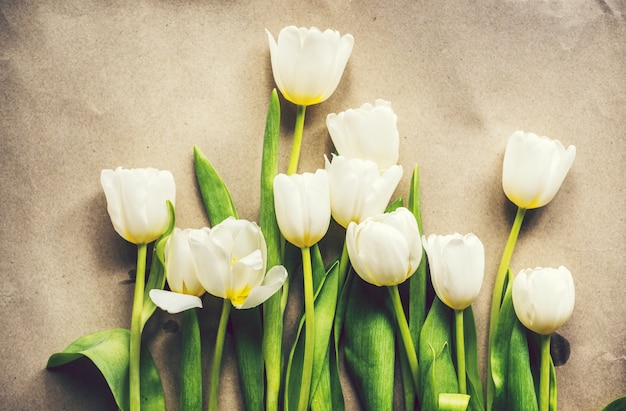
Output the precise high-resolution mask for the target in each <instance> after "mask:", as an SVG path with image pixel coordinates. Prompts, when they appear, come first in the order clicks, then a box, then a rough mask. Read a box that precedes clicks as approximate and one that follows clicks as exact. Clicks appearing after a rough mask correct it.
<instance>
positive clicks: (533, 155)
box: [502, 131, 576, 209]
mask: <svg viewBox="0 0 626 411" xmlns="http://www.w3.org/2000/svg"><path fill="white" fill-rule="evenodd" d="M575 157H576V147H574V146H569V147H567V149H566V148H565V147H564V146H563V144H561V142H560V141H558V140H552V139H550V138H548V137H539V136H537V135H536V134H532V133H524V132H522V131H516V132H515V133H513V134H512V135H511V137H510V138H509V141H508V143H507V146H506V151H505V153H504V165H503V170H502V187H503V188H504V193H505V194H506V196H507V197H508V198H509V200H511V201H512V202H513V203H514V204H515V205H517V206H518V207H521V208H526V209H531V208H537V207H542V206H544V205H546V204H548V203H549V202H550V201H551V200H552V199H553V198H554V196H555V195H556V193H557V192H558V191H559V188H560V187H561V184H562V183H563V180H564V179H565V176H566V175H567V172H568V171H569V169H570V167H571V166H572V163H573V162H574V158H575Z"/></svg>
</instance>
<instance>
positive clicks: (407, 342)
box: [387, 285, 419, 392]
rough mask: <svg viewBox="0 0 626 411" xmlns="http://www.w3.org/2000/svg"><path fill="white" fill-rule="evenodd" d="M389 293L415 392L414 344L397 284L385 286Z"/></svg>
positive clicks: (415, 366) (416, 363)
mask: <svg viewBox="0 0 626 411" xmlns="http://www.w3.org/2000/svg"><path fill="white" fill-rule="evenodd" d="M387 289H388V290H389V295H390V296H391V303H392V304H393V310H394V313H395V316H396V321H397V322H398V328H399V329H400V336H401V337H402V343H403V345H404V349H405V351H406V357H407V360H408V361H409V367H410V368H411V375H412V377H413V385H414V386H415V392H418V391H419V364H418V362H417V353H416V352H415V345H414V344H413V340H412V339H411V331H410V330H409V323H408V322H407V320H406V315H404V308H403V307H402V300H400V291H398V286H397V285H394V286H390V287H387Z"/></svg>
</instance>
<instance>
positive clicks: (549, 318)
mask: <svg viewBox="0 0 626 411" xmlns="http://www.w3.org/2000/svg"><path fill="white" fill-rule="evenodd" d="M512 297H513V307H514V308H515V314H517V318H519V320H520V322H521V323H522V324H524V326H525V327H526V328H528V329H529V330H532V331H534V332H536V333H538V334H543V335H548V334H552V333H553V332H555V331H556V330H558V329H559V328H560V327H561V326H562V325H563V324H565V322H566V321H567V320H568V319H569V317H570V316H571V315H572V312H573V311H574V300H575V291H574V279H573V278H572V273H570V272H569V270H568V269H567V268H565V267H563V266H561V267H559V268H541V267H537V268H534V269H531V268H529V269H526V270H522V271H520V273H519V274H517V276H515V280H513V289H512Z"/></svg>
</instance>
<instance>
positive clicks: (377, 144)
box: [326, 99, 400, 170]
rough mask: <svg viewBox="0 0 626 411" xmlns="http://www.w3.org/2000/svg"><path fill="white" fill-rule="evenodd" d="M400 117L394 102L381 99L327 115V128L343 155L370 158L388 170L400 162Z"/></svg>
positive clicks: (350, 157)
mask: <svg viewBox="0 0 626 411" xmlns="http://www.w3.org/2000/svg"><path fill="white" fill-rule="evenodd" d="M397 123H398V116H397V115H396V113H394V111H393V109H392V108H391V103H390V102H388V101H385V100H381V99H378V100H376V101H375V104H374V105H372V104H370V103H365V104H363V105H362V106H361V107H359V108H356V109H349V110H346V111H344V112H341V113H339V114H335V113H332V114H329V115H328V116H327V117H326V127H327V128H328V132H329V134H330V138H331V139H332V141H333V144H334V146H335V149H336V150H337V153H339V155H341V156H343V157H346V158H349V159H353V158H360V159H362V160H370V161H373V162H375V163H376V164H377V165H378V168H380V169H383V170H386V169H388V168H390V167H392V166H393V165H395V164H397V163H398V157H399V155H400V152H399V150H400V135H399V133H398V126H397Z"/></svg>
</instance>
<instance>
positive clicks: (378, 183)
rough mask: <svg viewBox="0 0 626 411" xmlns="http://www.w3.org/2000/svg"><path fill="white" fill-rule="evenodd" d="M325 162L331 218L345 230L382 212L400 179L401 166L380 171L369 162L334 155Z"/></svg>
mask: <svg viewBox="0 0 626 411" xmlns="http://www.w3.org/2000/svg"><path fill="white" fill-rule="evenodd" d="M324 158H325V163H326V172H327V173H328V184H329V187H330V208H331V214H332V216H333V218H334V219H335V221H337V223H339V224H340V225H341V226H342V227H344V228H346V227H348V224H349V223H350V222H352V221H354V222H355V223H357V224H358V223H360V222H361V221H363V220H364V219H366V218H368V217H372V216H374V215H376V214H381V213H382V212H384V211H385V208H386V207H387V205H388V204H389V200H390V199H391V196H392V195H393V192H394V190H395V189H396V187H397V185H398V183H399V182H400V179H401V178H402V166H399V165H393V166H391V167H390V168H388V169H387V170H384V171H382V170H379V168H378V166H377V165H376V163H374V162H372V161H369V160H362V159H359V158H353V159H348V158H346V157H343V156H335V155H333V157H332V162H330V161H328V158H327V157H326V156H324Z"/></svg>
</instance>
